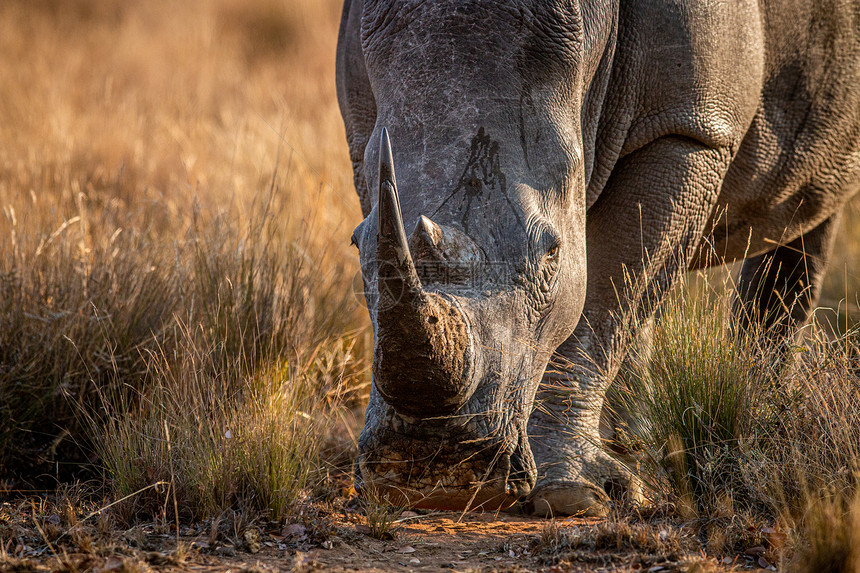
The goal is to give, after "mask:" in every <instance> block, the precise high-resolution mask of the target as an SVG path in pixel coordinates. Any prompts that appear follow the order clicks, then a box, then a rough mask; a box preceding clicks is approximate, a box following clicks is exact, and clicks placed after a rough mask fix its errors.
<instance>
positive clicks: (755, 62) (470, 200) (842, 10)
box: [337, 0, 860, 515]
mask: <svg viewBox="0 0 860 573" xmlns="http://www.w3.org/2000/svg"><path fill="white" fill-rule="evenodd" d="M858 38H860V3H858V2H857V1H856V0H855V1H846V0H842V1H831V0H821V1H815V2H813V1H811V0H808V1H805V2H801V1H797V0H759V1H755V0H734V1H732V2H717V1H705V0H640V1H638V2H629V1H620V0H508V1H502V0H492V1H491V0H435V1H422V0H403V1H399V2H394V1H390V0H363V1H362V0H347V1H346V4H345V6H344V12H343V20H342V25H341V31H340V39H339V45H338V62H337V81H338V96H339V101H340V106H341V110H342V113H343V118H344V121H345V124H346V132H347V137H348V140H349V148H350V154H351V157H352V161H353V166H354V169H355V184H356V188H357V191H358V194H359V197H360V200H361V206H362V209H363V211H364V214H365V216H366V219H365V220H364V221H363V222H362V223H361V225H359V227H358V228H357V229H356V231H355V234H354V236H353V239H354V242H355V243H356V245H357V247H358V249H359V252H360V256H361V261H362V266H363V276H364V282H365V289H366V300H367V305H368V308H369V311H370V317H371V319H372V322H373V326H374V335H375V350H374V376H373V378H374V380H373V387H372V389H371V395H370V403H369V405H368V408H367V419H366V422H365V427H364V430H363V432H362V434H361V438H360V442H359V450H360V452H359V458H358V461H357V464H356V466H357V482H358V484H359V486H360V487H368V485H369V484H372V485H373V487H376V488H380V489H382V490H386V491H388V492H391V493H393V492H399V493H400V494H402V495H403V496H404V497H406V498H408V501H409V502H410V503H413V504H415V505H419V506H428V507H442V508H446V507H447V508H464V507H470V508H474V507H485V508H489V507H493V508H496V507H505V506H508V505H510V504H512V503H514V502H515V501H517V500H519V499H525V500H526V507H528V508H530V509H531V510H533V511H534V512H535V513H538V514H544V515H548V514H554V515H560V514H571V513H576V512H585V513H590V514H594V515H599V514H602V513H603V512H605V511H606V506H607V501H608V499H609V498H608V494H607V493H606V492H608V491H627V492H628V493H635V480H633V479H632V478H631V477H630V476H629V475H628V474H627V473H626V472H625V471H624V470H623V469H622V468H621V467H620V465H618V464H617V463H615V462H614V461H613V460H611V459H610V458H609V457H608V456H607V455H606V454H605V453H604V452H603V451H602V449H601V447H600V437H599V425H600V418H601V410H602V407H603V401H604V394H605V392H606V389H607V387H608V385H609V384H610V382H611V380H612V379H613V376H614V375H615V373H616V372H617V370H618V368H619V366H620V363H621V362H622V360H623V358H624V355H625V349H626V346H627V345H628V343H629V340H630V338H631V337H632V336H633V335H635V331H636V329H637V328H639V325H643V324H646V323H647V322H648V321H649V319H650V315H651V310H650V309H653V308H654V303H655V302H657V301H659V299H660V297H661V296H662V295H663V293H665V292H666V291H667V289H668V288H669V287H670V286H671V285H672V283H673V281H675V280H676V279H677V278H678V277H679V276H680V275H681V274H682V273H683V272H684V271H685V270H687V269H689V268H695V267H697V266H704V265H705V264H708V263H718V262H721V261H722V260H732V259H742V258H746V259H747V260H746V263H745V264H744V267H743V271H742V273H741V281H740V284H741V288H740V292H739V297H740V300H741V301H742V302H744V303H746V304H747V305H749V308H751V309H758V310H760V311H761V312H767V313H770V314H768V320H769V321H771V322H775V323H785V324H793V323H797V322H800V321H803V320H805V318H806V316H807V314H808V312H809V310H810V308H811V307H812V306H813V305H814V304H815V300H816V296H817V294H818V289H819V283H820V279H821V275H822V269H823V267H824V264H825V262H826V260H827V256H828V253H829V249H830V246H831V242H832V241H831V238H832V237H833V230H834V227H835V225H836V221H837V219H838V214H839V210H840V208H841V207H842V206H843V205H844V203H845V202H846V201H847V200H848V199H849V198H850V197H851V196H852V195H853V194H854V192H855V191H857V189H858V181H860V177H858V175H860V151H858V148H860V91H859V90H860V46H858ZM383 128H387V133H386V134H384V133H383ZM388 136H390V141H391V147H390V148H388V144H387V138H388ZM395 169H396V180H395V174H394V170H395ZM703 245H708V252H712V253H716V257H711V258H709V259H708V260H705V257H703V256H702V251H703V249H702V246H703ZM804 253H805V256H804ZM778 300H782V301H784V302H785V307H788V308H791V309H792V310H791V312H790V313H785V312H782V314H781V313H780V310H779V308H781V307H782V305H780V304H774V301H778ZM771 311H773V312H771ZM625 325H626V326H625ZM553 352H555V353H556V356H557V358H558V359H560V360H562V361H563V362H564V363H565V365H564V367H563V368H550V369H547V364H548V361H549V360H550V357H551V355H552V354H553ZM554 362H555V360H554ZM541 381H543V384H541ZM539 386H540V390H539Z"/></svg>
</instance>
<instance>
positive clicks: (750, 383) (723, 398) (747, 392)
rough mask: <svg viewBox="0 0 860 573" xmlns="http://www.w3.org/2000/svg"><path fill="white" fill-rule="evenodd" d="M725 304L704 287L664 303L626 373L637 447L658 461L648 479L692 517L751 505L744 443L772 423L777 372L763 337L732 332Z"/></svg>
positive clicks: (772, 354)
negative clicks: (760, 425) (637, 422)
mask: <svg viewBox="0 0 860 573" xmlns="http://www.w3.org/2000/svg"><path fill="white" fill-rule="evenodd" d="M720 296H721V295H718V294H715V292H714V291H712V290H710V289H709V288H702V289H701V292H698V293H697V294H695V295H681V296H678V297H677V298H675V299H673V300H672V301H670V302H669V303H667V304H666V305H665V307H664V310H663V312H662V314H661V317H660V322H659V326H658V327H657V328H656V329H655V332H654V335H653V338H652V340H651V344H652V348H651V354H650V356H649V357H648V358H646V359H643V360H641V361H639V362H640V363H641V364H642V367H641V368H639V369H638V370H633V371H631V372H627V373H625V375H624V379H625V383H626V386H627V388H626V392H627V394H626V396H625V397H623V400H624V401H627V402H628V408H629V409H631V410H634V411H639V412H640V413H641V416H642V418H644V420H645V422H644V424H642V426H641V427H638V428H635V429H631V430H632V431H633V433H634V437H633V439H632V442H633V443H636V441H637V439H638V441H639V442H640V447H642V448H643V449H644V451H645V452H646V454H647V456H648V458H649V459H650V460H652V461H653V462H655V463H656V466H655V469H657V470H658V473H657V474H654V475H652V476H651V477H652V478H654V480H656V481H657V482H662V483H664V484H665V485H667V486H668V487H669V490H670V491H671V494H672V498H673V501H674V503H675V505H676V506H677V508H678V509H679V510H680V511H681V513H682V514H684V515H687V516H694V515H698V514H707V515H716V514H724V513H725V511H724V510H726V509H728V510H729V511H730V512H731V511H733V510H734V505H735V504H736V503H738V502H740V503H743V502H744V501H745V497H746V498H748V497H749V496H748V495H746V492H745V490H744V487H743V478H742V475H741V458H742V450H743V447H744V441H745V440H747V439H748V437H749V436H750V435H751V433H752V432H753V428H754V426H755V425H756V423H757V420H758V419H760V418H761V417H762V416H767V415H768V411H767V409H762V408H763V407H764V405H765V404H766V401H765V400H764V393H765V391H766V389H767V388H769V387H772V386H773V384H775V383H776V382H775V378H776V377H777V376H778V371H779V368H780V366H779V362H778V359H777V357H776V356H775V354H774V353H773V351H772V350H771V349H770V348H768V347H767V346H763V344H762V343H761V340H762V339H761V338H760V337H757V336H755V335H752V334H750V333H748V332H746V331H743V330H741V329H736V328H732V327H731V324H730V321H731V319H730V318H729V311H728V309H729V308H730V305H729V304H728V302H729V301H728V297H725V296H722V298H720ZM630 438H631V436H630V435H628V436H627V440H630ZM658 489H659V487H658ZM727 505H728V508H726V506H727Z"/></svg>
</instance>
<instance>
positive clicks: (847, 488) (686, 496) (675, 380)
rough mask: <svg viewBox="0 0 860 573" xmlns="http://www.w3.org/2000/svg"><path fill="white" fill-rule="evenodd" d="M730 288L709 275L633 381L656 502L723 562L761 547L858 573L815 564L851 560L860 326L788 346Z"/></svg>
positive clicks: (631, 445)
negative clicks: (746, 324) (740, 306)
mask: <svg viewBox="0 0 860 573" xmlns="http://www.w3.org/2000/svg"><path fill="white" fill-rule="evenodd" d="M731 290H732V289H730V288H726V285H725V284H722V283H719V284H716V285H715V284H714V283H712V282H709V280H707V279H703V280H700V281H698V282H696V283H695V286H691V287H689V288H688V289H686V290H683V291H682V292H681V293H680V294H678V295H677V296H676V297H675V298H673V299H672V300H671V301H670V302H669V303H668V304H667V305H665V306H664V309H663V313H662V317H661V321H660V324H659V326H658V327H657V328H656V330H655V334H654V337H653V348H652V349H651V354H650V356H649V357H647V358H643V359H642V360H640V363H641V364H642V366H641V367H640V368H639V369H637V370H632V371H630V372H627V373H626V374H625V380H626V382H627V389H626V392H627V408H628V409H630V410H632V411H635V412H638V413H639V418H640V419H641V420H644V421H643V422H642V423H640V424H639V425H637V426H635V427H632V428H629V429H628V430H629V431H628V433H627V435H626V436H625V437H624V438H623V440H624V444H625V446H626V447H627V449H633V450H634V451H636V450H637V449H638V450H639V451H641V452H642V453H643V456H644V458H645V460H646V461H645V463H643V464H642V469H643V470H644V471H643V472H642V474H641V475H642V476H643V478H645V479H646V481H647V482H649V485H650V490H651V492H652V494H653V495H654V496H655V498H656V501H657V502H658V503H659V504H661V505H664V506H665V505H668V506H670V507H674V512H673V514H674V515H675V516H677V517H679V518H681V519H684V520H689V521H692V522H695V523H697V524H698V525H697V527H698V528H700V530H701V532H702V536H703V538H704V539H706V540H707V549H708V551H709V552H711V553H712V554H716V555H720V554H726V553H728V554H731V553H732V552H741V553H742V552H743V551H744V550H745V549H747V548H749V547H751V546H756V545H762V546H763V547H764V548H765V549H766V550H767V558H768V559H769V560H770V562H773V563H775V562H777V561H778V560H779V559H789V558H790V556H791V555H795V554H796V555H797V556H798V557H797V558H796V559H795V560H794V561H791V563H794V564H795V565H796V566H797V567H800V569H796V570H798V571H819V570H821V571H824V570H828V571H830V570H832V571H851V569H847V568H842V569H839V568H834V567H835V566H832V567H831V566H828V567H830V568H829V569H828V568H826V567H825V565H821V567H825V568H818V567H819V566H818V565H808V564H809V563H813V562H815V560H816V559H818V560H821V559H823V560H824V561H823V562H826V563H830V562H831V561H832V562H837V561H838V562H844V563H848V562H849V559H851V558H853V557H851V556H852V555H853V553H852V551H853V549H852V547H853V545H854V544H855V543H856V532H857V530H856V527H857V526H856V523H855V522H854V521H853V519H854V518H853V517H852V512H851V510H850V508H851V507H852V501H853V500H854V499H855V496H856V495H857V492H858V491H860V489H858V487H860V482H858V476H860V471H858V470H860V361H858V358H860V345H858V340H860V338H858V331H857V330H856V329H853V330H852V329H849V330H848V331H847V332H846V333H845V334H842V335H839V336H835V337H834V335H828V334H827V332H828V331H829V329H826V328H823V327H821V326H820V325H819V324H818V323H817V322H816V321H813V323H812V324H811V325H810V326H808V327H807V328H806V329H805V332H804V334H803V336H801V337H800V338H799V339H798V340H797V341H786V340H784V339H780V338H778V337H775V336H774V335H771V334H769V333H766V332H762V331H760V330H758V329H756V328H755V327H752V330H750V329H746V330H745V329H744V328H742V327H741V326H740V324H739V322H738V318H737V316H736V315H734V314H733V313H732V306H733V305H732V302H733V297H732V294H731ZM755 322H756V321H754V323H755ZM635 417H636V416H634V418H635ZM782 532H788V534H789V535H788V537H787V538H786V535H785V534H784V533H782ZM828 560H830V561H828ZM823 562H822V563H823ZM804 563H806V564H807V565H803V564H804ZM804 567H806V568H804ZM846 567H847V566H846Z"/></svg>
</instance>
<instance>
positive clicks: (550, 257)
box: [546, 243, 559, 261]
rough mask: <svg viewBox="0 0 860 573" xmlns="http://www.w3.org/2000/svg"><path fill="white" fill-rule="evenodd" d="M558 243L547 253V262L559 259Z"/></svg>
mask: <svg viewBox="0 0 860 573" xmlns="http://www.w3.org/2000/svg"><path fill="white" fill-rule="evenodd" d="M558 248H559V245H558V243H555V244H553V246H551V247H550V248H549V250H547V252H546V260H547V261H555V260H556V259H557V258H558Z"/></svg>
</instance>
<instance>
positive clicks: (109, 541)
mask: <svg viewBox="0 0 860 573" xmlns="http://www.w3.org/2000/svg"><path fill="white" fill-rule="evenodd" d="M21 508H22V506H21V505H17V506H15V505H13V504H10V503H4V504H0V572H5V571H10V572H12V571H15V572H23V571H34V572H35V571H68V572H80V573H85V572H90V571H91V572H93V573H137V572H151V571H165V572H174V571H189V572H209V571H233V572H244V573H251V572H254V571H260V572H264V571H288V570H289V571H368V572H374V571H464V572H465V571H547V572H552V573H556V572H563V571H584V572H585V571H587V572H592V571H607V572H609V571H648V572H651V573H657V572H672V571H723V570H750V569H754V568H760V567H761V565H760V563H759V562H758V556H755V555H746V554H743V553H741V554H739V555H728V556H707V555H706V554H705V553H704V551H702V549H701V545H700V540H699V534H698V533H697V532H696V531H694V530H693V529H688V528H687V527H686V526H684V525H678V524H672V523H670V522H668V521H665V520H663V521H660V520H656V521H654V520H651V521H637V520H635V519H634V520H630V519H624V520H622V521H618V520H615V521H605V520H604V521H601V520H594V519H589V520H587V519H576V518H569V519H564V520H556V521H549V520H545V519H536V518H528V517H520V516H514V515H506V514H480V513H467V514H460V513H453V512H431V513H424V514H417V513H414V512H411V511H406V512H403V513H402V514H401V515H400V517H399V519H398V520H397V522H396V524H395V527H396V531H394V533H393V535H386V536H383V537H386V539H376V538H374V537H372V536H371V535H370V530H369V527H368V526H367V521H366V518H365V516H364V515H362V514H361V513H360V512H356V511H348V510H347V511H331V512H330V513H326V512H325V511H316V512H315V513H314V514H313V516H312V517H307V518H304V519H302V520H297V521H296V522H294V523H289V524H287V525H283V524H274V523H266V522H260V521H259V520H258V521H256V522H250V523H246V524H243V523H242V519H241V517H240V516H239V515H238V514H237V515H234V516H232V521H231V519H230V518H225V519H223V520H219V521H216V522H215V523H213V522H211V521H208V522H205V523H201V524H199V525H198V526H193V527H186V526H182V527H180V535H179V536H178V545H177V535H176V527H175V526H173V525H172V524H169V523H165V521H164V520H161V521H160V523H159V521H156V522H154V523H150V524H144V525H137V526H134V527H131V528H129V529H123V528H122V527H117V526H111V523H109V522H106V523H102V521H103V520H101V519H99V518H98V517H96V518H94V519H91V520H89V522H94V523H92V524H90V525H88V524H87V523H79V524H78V525H76V526H73V527H71V528H67V527H62V526H60V527H55V526H54V525H53V524H55V523H59V524H61V525H62V519H63V518H62V517H60V516H56V517H54V516H51V515H47V516H45V515H44V514H42V515H40V516H39V517H38V518H33V516H34V515H36V514H37V512H36V509H37V508H36V507H34V506H31V509H32V510H33V511H31V512H29V517H28V516H27V515H26V514H27V513H28V512H27V511H21ZM168 513H169V512H168ZM89 522H88V523H89ZM177 547H178V549H177ZM764 563H765V565H769V564H768V563H767V561H766V560H765V561H764ZM761 568H764V569H769V567H767V566H765V567H761ZM772 570H775V569H772Z"/></svg>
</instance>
